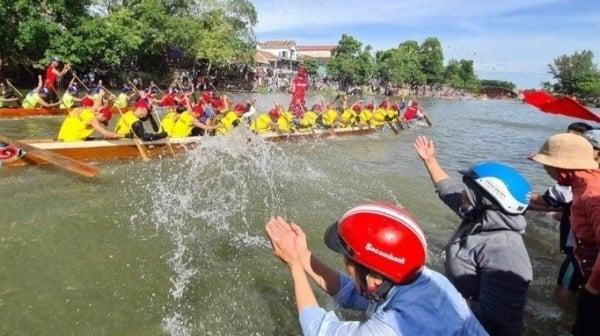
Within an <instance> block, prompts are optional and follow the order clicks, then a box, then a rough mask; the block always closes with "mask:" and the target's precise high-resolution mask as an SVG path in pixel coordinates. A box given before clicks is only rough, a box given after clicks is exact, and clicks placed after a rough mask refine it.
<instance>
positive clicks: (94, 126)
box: [58, 99, 125, 142]
mask: <svg viewBox="0 0 600 336" xmlns="http://www.w3.org/2000/svg"><path fill="white" fill-rule="evenodd" d="M93 105H94V102H93V101H92V100H91V99H83V100H82V101H81V107H80V108H78V109H77V110H78V111H72V112H71V113H70V114H69V115H68V116H67V117H66V118H65V120H64V121H63V123H62V125H61V127H60V130H59V132H58V140H60V141H68V142H71V141H84V140H88V139H89V138H90V137H91V135H92V134H93V133H94V131H96V132H98V133H100V134H102V136H103V137H104V138H123V137H124V136H125V135H123V134H117V133H115V132H111V131H109V130H107V129H106V126H107V125H108V122H109V121H110V119H111V117H112V112H111V110H110V108H108V107H105V108H102V109H101V110H100V111H99V112H97V113H96V112H95V111H94V109H93V108H92V107H93Z"/></svg>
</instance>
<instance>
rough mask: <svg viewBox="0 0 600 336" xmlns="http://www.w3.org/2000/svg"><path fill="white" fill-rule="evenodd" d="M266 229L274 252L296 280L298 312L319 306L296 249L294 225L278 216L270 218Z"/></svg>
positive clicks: (295, 289) (294, 280)
mask: <svg viewBox="0 0 600 336" xmlns="http://www.w3.org/2000/svg"><path fill="white" fill-rule="evenodd" d="M266 230H267V235H268V236H269V239H270V240H271V245H272V246H273V252H274V253H275V255H276V256H277V257H278V258H279V259H281V261H283V262H284V263H285V264H286V266H287V267H288V268H289V271H290V274H291V276H292V280H293V282H294V293H295V295H296V307H297V308H298V312H302V311H303V310H304V309H305V308H307V307H310V306H317V307H318V306H319V303H318V302H317V298H316V297H315V293H314V292H313V290H312V288H311V287H310V284H309V282H308V278H307V276H306V273H305V272H304V267H303V265H302V261H301V257H300V254H299V253H298V250H297V249H296V242H297V239H298V237H297V235H296V233H295V232H294V230H292V227H291V226H290V225H289V224H288V223H287V222H286V221H285V220H284V219H283V218H281V217H277V218H271V219H270V220H269V222H268V223H267V225H266Z"/></svg>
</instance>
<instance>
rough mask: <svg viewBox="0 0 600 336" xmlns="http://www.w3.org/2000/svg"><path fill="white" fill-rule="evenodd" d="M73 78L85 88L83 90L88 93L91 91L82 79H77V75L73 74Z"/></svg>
mask: <svg viewBox="0 0 600 336" xmlns="http://www.w3.org/2000/svg"><path fill="white" fill-rule="evenodd" d="M73 77H74V78H75V79H76V80H77V81H78V82H79V84H81V86H83V88H84V89H85V90H86V91H90V88H88V87H87V86H86V85H85V84H83V82H82V81H81V79H79V77H77V75H76V74H73Z"/></svg>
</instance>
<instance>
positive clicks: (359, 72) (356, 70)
mask: <svg viewBox="0 0 600 336" xmlns="http://www.w3.org/2000/svg"><path fill="white" fill-rule="evenodd" d="M373 69H374V65H373V58H372V56H371V46H366V47H365V48H364V49H363V48H362V43H361V42H360V41H358V40H357V39H355V38H354V37H352V36H349V35H346V34H343V35H342V37H341V39H340V41H339V42H338V46H337V48H336V49H335V50H334V51H333V55H332V57H331V59H330V60H329V63H328V64H327V72H328V74H329V75H330V76H331V77H332V78H333V79H334V80H336V81H338V82H340V83H341V84H342V86H343V87H344V88H346V87H347V86H350V85H356V84H364V83H366V82H368V81H369V79H370V78H371V75H372V74H373Z"/></svg>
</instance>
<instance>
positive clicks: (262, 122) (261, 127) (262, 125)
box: [250, 107, 281, 134]
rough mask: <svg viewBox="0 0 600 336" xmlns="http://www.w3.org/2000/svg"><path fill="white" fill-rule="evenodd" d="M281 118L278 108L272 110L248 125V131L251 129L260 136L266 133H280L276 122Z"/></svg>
mask: <svg viewBox="0 0 600 336" xmlns="http://www.w3.org/2000/svg"><path fill="white" fill-rule="evenodd" d="M280 116H281V111H280V108H279V107H275V108H273V109H272V110H271V111H269V113H265V114H261V115H260V116H258V118H256V120H254V122H253V123H252V124H251V125H250V129H252V130H253V131H254V132H256V133H257V134H262V133H266V132H277V131H280V129H279V126H278V124H277V121H278V120H279V117H280Z"/></svg>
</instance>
